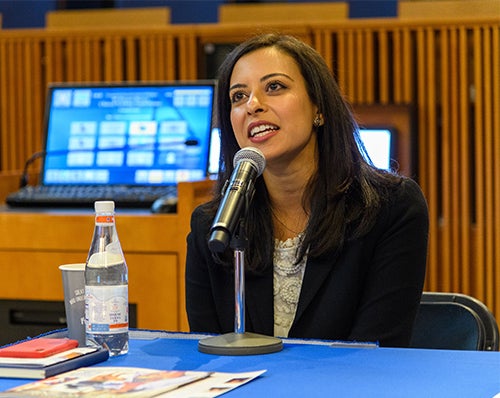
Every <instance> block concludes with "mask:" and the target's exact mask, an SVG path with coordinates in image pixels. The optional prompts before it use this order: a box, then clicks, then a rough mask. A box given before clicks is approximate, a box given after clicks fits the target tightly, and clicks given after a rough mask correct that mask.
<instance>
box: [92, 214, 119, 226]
mask: <svg viewBox="0 0 500 398" xmlns="http://www.w3.org/2000/svg"><path fill="white" fill-rule="evenodd" d="M114 222H115V217H114V216H113V215H110V214H106V215H98V216H96V217H95V223H96V224H97V225H111V224H114Z"/></svg>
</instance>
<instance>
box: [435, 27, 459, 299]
mask: <svg viewBox="0 0 500 398" xmlns="http://www.w3.org/2000/svg"><path fill="white" fill-rule="evenodd" d="M448 33H449V32H447V31H443V32H442V34H441V43H440V44H441V46H440V48H441V54H440V57H439V60H440V70H439V71H438V73H439V79H438V80H439V81H441V87H440V89H441V90H440V94H441V95H440V102H441V104H442V111H441V124H442V131H441V151H440V154H441V161H440V164H439V167H440V168H441V171H442V173H441V176H442V177H441V184H440V186H441V200H440V211H441V216H440V219H441V222H440V229H439V231H440V236H439V246H440V250H439V266H440V267H441V268H442V269H444V270H448V271H447V272H446V273H445V274H446V277H443V281H442V283H443V285H444V286H449V287H450V288H452V287H453V285H454V284H453V278H455V277H456V276H457V273H456V272H455V270H454V267H453V264H454V262H453V254H452V253H453V249H452V248H451V247H450V244H449V242H451V239H450V237H451V231H452V229H453V224H454V220H455V218H453V216H452V215H451V214H452V212H453V202H454V201H453V189H452V187H453V183H452V176H453V171H452V170H451V169H452V168H451V161H450V160H451V158H452V153H451V151H452V147H453V145H452V142H453V130H452V127H451V126H450V124H451V111H452V105H453V103H452V99H451V97H450V89H451V87H450V84H449V81H448V79H446V76H447V75H448V74H449V73H450V64H449V61H450V59H451V58H452V57H453V55H452V54H453V51H452V50H453V49H452V48H450V45H449V39H448ZM448 290H452V289H448Z"/></svg>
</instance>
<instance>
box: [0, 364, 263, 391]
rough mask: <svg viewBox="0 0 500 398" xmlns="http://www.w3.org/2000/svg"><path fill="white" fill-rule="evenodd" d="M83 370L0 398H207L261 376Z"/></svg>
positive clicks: (74, 371) (36, 383)
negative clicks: (83, 397) (80, 397)
mask: <svg viewBox="0 0 500 398" xmlns="http://www.w3.org/2000/svg"><path fill="white" fill-rule="evenodd" d="M264 372H265V370H259V371H255V372H245V373H221V372H203V371H180V370H155V369H147V368H133V367H85V368H79V369H76V370H72V371H70V372H66V373H62V374H59V375H57V376H53V377H49V378H47V379H44V380H38V381H35V382H32V383H28V384H24V385H21V386H18V387H14V388H11V389H9V390H7V391H4V392H0V397H51V398H58V397H61V398H64V397H79V396H85V397H100V398H101V397H127V398H128V397H141V398H142V397H144V398H145V397H167V398H181V397H182V398H186V397H194V396H196V397H197V398H210V397H217V396H219V395H221V394H224V393H226V392H228V391H230V390H232V389H234V388H236V387H239V386H241V385H243V384H245V383H247V382H249V381H251V380H253V379H255V378H256V377H258V376H260V375H261V374H262V373H264Z"/></svg>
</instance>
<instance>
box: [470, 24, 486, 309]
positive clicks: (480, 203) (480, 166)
mask: <svg viewBox="0 0 500 398" xmlns="http://www.w3.org/2000/svg"><path fill="white" fill-rule="evenodd" d="M473 43H474V44H473V46H472V49H473V52H472V54H471V55H472V57H473V58H472V59H474V65H473V68H474V69H473V84H474V86H473V87H474V92H475V94H474V102H475V104H474V108H475V110H474V112H475V114H476V117H475V118H474V121H475V122H474V132H473V134H474V135H473V137H474V152H475V153H474V155H475V156H474V163H475V167H474V170H475V187H474V188H475V213H476V223H475V224H476V225H475V226H476V235H475V246H474V247H475V250H474V257H473V264H474V265H475V264H484V261H485V258H484V245H485V239H486V235H485V217H486V212H485V197H484V195H485V191H484V190H485V181H484V167H485V165H484V156H485V153H484V133H485V131H484V125H483V118H482V115H481V109H482V107H483V85H482V82H481V79H482V73H481V68H482V64H483V62H484V60H483V56H484V55H483V46H482V42H481V31H480V29H479V28H475V29H474V32H473ZM478 110H479V113H478ZM478 271H479V269H478V267H474V273H473V274H472V278H473V285H472V289H473V291H474V292H475V293H476V297H478V298H479V299H480V300H483V301H484V299H485V291H484V279H483V278H484V274H483V273H480V272H478Z"/></svg>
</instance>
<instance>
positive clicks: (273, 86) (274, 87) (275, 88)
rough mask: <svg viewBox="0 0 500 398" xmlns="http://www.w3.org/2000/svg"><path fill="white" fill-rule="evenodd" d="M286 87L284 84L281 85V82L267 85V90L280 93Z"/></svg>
mask: <svg viewBox="0 0 500 398" xmlns="http://www.w3.org/2000/svg"><path fill="white" fill-rule="evenodd" d="M284 87H285V86H284V85H283V84H281V83H280V82H271V83H269V84H268V85H267V89H268V90H269V91H278V90H280V89H282V88H284Z"/></svg>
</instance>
